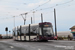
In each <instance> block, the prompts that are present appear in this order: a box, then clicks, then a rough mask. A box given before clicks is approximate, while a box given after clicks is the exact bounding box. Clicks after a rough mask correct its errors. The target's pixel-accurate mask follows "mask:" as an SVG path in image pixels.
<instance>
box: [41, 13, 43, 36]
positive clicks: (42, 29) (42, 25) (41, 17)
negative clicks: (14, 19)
mask: <svg viewBox="0 0 75 50" xmlns="http://www.w3.org/2000/svg"><path fill="white" fill-rule="evenodd" d="M41 22H42V23H43V16H42V13H41ZM41 30H42V35H43V36H44V34H43V25H42V28H41Z"/></svg>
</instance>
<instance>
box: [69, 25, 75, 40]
mask: <svg viewBox="0 0 75 50" xmlns="http://www.w3.org/2000/svg"><path fill="white" fill-rule="evenodd" d="M70 29H71V33H72V34H73V39H75V26H73V27H71V28H70Z"/></svg>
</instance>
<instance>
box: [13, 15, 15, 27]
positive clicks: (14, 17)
mask: <svg viewBox="0 0 75 50" xmlns="http://www.w3.org/2000/svg"><path fill="white" fill-rule="evenodd" d="M13 17H14V27H15V16H13Z"/></svg>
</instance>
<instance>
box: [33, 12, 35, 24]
mask: <svg viewBox="0 0 75 50" xmlns="http://www.w3.org/2000/svg"><path fill="white" fill-rule="evenodd" d="M34 13H35V11H33V18H34V20H33V21H34V23H35V16H34Z"/></svg>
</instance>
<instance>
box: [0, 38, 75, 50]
mask: <svg viewBox="0 0 75 50" xmlns="http://www.w3.org/2000/svg"><path fill="white" fill-rule="evenodd" d="M0 48H1V50H75V41H68V40H49V41H48V42H18V41H13V40H12V39H9V40H2V41H1V40H0Z"/></svg>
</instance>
